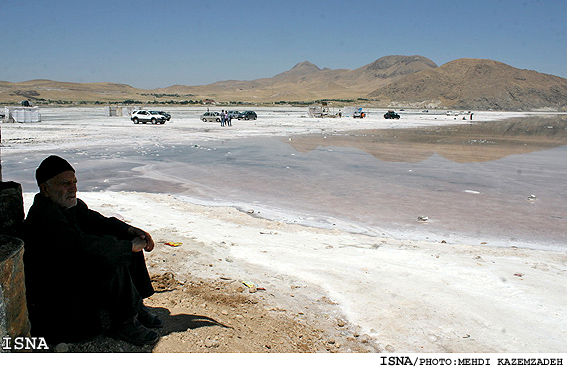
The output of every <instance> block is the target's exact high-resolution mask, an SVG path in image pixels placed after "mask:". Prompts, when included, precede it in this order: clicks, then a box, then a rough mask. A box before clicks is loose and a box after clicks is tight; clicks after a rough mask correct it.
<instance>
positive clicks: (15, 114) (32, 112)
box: [4, 106, 41, 123]
mask: <svg viewBox="0 0 567 369" xmlns="http://www.w3.org/2000/svg"><path fill="white" fill-rule="evenodd" d="M4 122H6V123H36V122H41V114H39V107H37V106H16V107H12V106H6V107H4Z"/></svg>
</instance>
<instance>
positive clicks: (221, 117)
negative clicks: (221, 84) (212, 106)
mask: <svg viewBox="0 0 567 369" xmlns="http://www.w3.org/2000/svg"><path fill="white" fill-rule="evenodd" d="M225 123H226V115H225V113H224V110H223V111H221V116H220V126H221V127H224V124H225Z"/></svg>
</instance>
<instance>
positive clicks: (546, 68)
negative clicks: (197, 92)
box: [0, 0, 567, 88]
mask: <svg viewBox="0 0 567 369" xmlns="http://www.w3.org/2000/svg"><path fill="white" fill-rule="evenodd" d="M0 15H1V19H0V80H3V81H10V82H21V81H27V80H30V79H38V78H42V79H52V80H57V81H68V82H117V83H126V84H129V85H131V86H133V87H139V88H159V87H167V86H171V85H174V84H184V85H200V84H208V83H213V82H216V81H221V80H228V79H236V80H253V79H257V78H265V77H272V76H274V75H276V74H278V73H281V72H283V71H286V70H289V69H291V68H292V67H293V66H294V65H295V64H297V63H299V62H302V61H305V60H307V61H310V62H312V63H314V64H316V65H317V66H319V67H320V68H324V67H328V68H331V69H338V68H347V69H355V68H359V67H361V66H363V65H366V64H368V63H371V62H373V61H374V60H376V59H378V58H380V57H383V56H387V55H422V56H425V57H427V58H430V59H431V60H433V61H434V62H435V63H437V64H438V65H442V64H444V63H447V62H449V61H451V60H455V59H459V58H485V59H492V60H497V61H500V62H503V63H506V64H509V65H512V66H514V67H516V68H521V69H533V70H536V71H538V72H542V73H549V74H554V75H557V76H560V77H564V78H567V20H566V16H567V1H565V0H540V1H536V0H523V1H521V0H518V1H516V0H470V1H469V0H423V1H417V0H416V1H409V0H406V1H404V0H393V1H385V0H376V1H372V0H360V1H335V0H329V1H310V0H298V1H294V0H285V1H276V0H250V1H239V0H232V1H231V0H219V1H215V0H203V1H189V0H187V1H181V0H179V1H177V0H176V1H167V0H160V1H157V0H155V1H153V0H142V1H134V0H113V1H107V0H83V1H71V0H49V1H47V0H38V1H36V0H27V1H14V0H0Z"/></svg>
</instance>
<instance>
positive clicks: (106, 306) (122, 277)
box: [97, 252, 154, 324]
mask: <svg viewBox="0 0 567 369" xmlns="http://www.w3.org/2000/svg"><path fill="white" fill-rule="evenodd" d="M105 274H106V275H105V277H104V278H103V280H105V281H106V283H104V284H103V285H102V286H101V288H100V293H101V304H100V308H102V309H103V310H106V311H108V313H109V316H110V321H111V324H119V323H122V322H125V321H127V320H129V319H132V318H133V317H134V316H135V315H136V314H137V313H138V310H139V309H140V307H141V303H142V299H144V298H146V297H149V296H151V295H153V293H154V289H153V287H152V283H151V280H150V276H149V274H148V269H147V268H146V261H145V259H144V253H143V252H133V253H132V261H131V264H130V266H119V267H116V268H111V269H109V270H107V271H106V272H105ZM97 305H98V304H97Z"/></svg>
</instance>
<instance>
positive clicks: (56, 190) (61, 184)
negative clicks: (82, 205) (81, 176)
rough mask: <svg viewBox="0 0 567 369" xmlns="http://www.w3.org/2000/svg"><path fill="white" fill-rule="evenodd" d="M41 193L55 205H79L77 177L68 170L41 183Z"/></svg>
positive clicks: (65, 206) (67, 206) (66, 206)
mask: <svg viewBox="0 0 567 369" xmlns="http://www.w3.org/2000/svg"><path fill="white" fill-rule="evenodd" d="M40 190H41V193H42V194H43V195H44V196H45V197H47V198H49V199H50V200H51V201H52V202H53V203H54V204H55V205H59V206H61V207H63V208H72V207H73V206H75V205H77V177H75V172H73V171H72V170H68V171H66V172H63V173H61V174H58V175H56V176H55V177H53V178H51V179H49V180H48V181H47V182H45V183H42V184H41V185H40Z"/></svg>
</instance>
